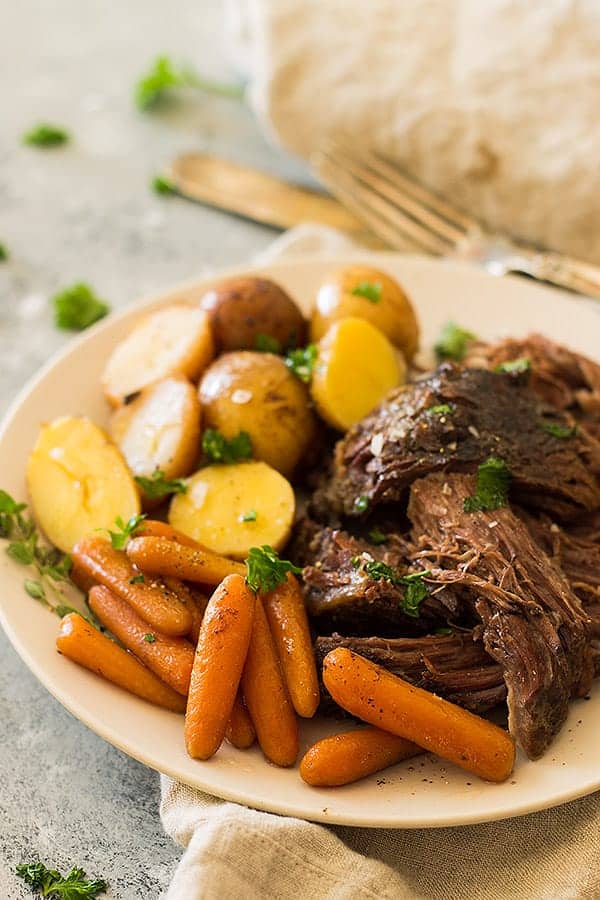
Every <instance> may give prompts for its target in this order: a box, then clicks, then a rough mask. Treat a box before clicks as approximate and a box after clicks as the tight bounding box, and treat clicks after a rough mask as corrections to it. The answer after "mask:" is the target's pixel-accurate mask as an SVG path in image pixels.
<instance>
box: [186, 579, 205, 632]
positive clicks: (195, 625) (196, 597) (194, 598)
mask: <svg viewBox="0 0 600 900" xmlns="http://www.w3.org/2000/svg"><path fill="white" fill-rule="evenodd" d="M185 587H186V588H187V591H188V594H189V597H190V599H189V608H190V612H191V614H192V627H191V628H190V630H189V633H188V637H189V639H190V641H191V642H192V643H193V645H194V646H196V644H197V643H198V638H199V636H200V627H201V625H202V618H203V616H204V612H205V610H206V607H207V605H208V597H207V596H206V595H205V594H202V593H201V592H200V591H199V590H197V589H196V588H190V587H188V585H187V584H186V585H185Z"/></svg>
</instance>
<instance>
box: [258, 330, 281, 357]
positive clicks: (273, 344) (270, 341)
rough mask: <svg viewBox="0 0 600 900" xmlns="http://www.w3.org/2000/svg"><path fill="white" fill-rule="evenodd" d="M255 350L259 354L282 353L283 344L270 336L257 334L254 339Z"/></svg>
mask: <svg viewBox="0 0 600 900" xmlns="http://www.w3.org/2000/svg"><path fill="white" fill-rule="evenodd" d="M254 349H255V350H258V352H259V353H281V343H280V341H278V340H277V338H276V337H273V336H272V335H270V334H262V333H261V334H257V335H256V337H255V338H254Z"/></svg>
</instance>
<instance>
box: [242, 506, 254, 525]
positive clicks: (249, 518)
mask: <svg viewBox="0 0 600 900" xmlns="http://www.w3.org/2000/svg"><path fill="white" fill-rule="evenodd" d="M257 518H258V513H257V512H256V510H255V509H247V510H246V512H245V513H242V515H241V516H240V522H256V519H257Z"/></svg>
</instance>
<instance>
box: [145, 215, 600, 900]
mask: <svg viewBox="0 0 600 900" xmlns="http://www.w3.org/2000/svg"><path fill="white" fill-rule="evenodd" d="M355 246H356V245H354V244H352V242H350V241H349V240H348V239H347V238H345V237H343V236H342V235H340V234H339V233H337V232H335V231H332V230H331V229H328V228H323V227H320V226H316V225H301V226H299V227H298V228H294V229H292V230H291V231H289V232H287V233H285V234H283V235H281V237H279V238H278V239H277V240H276V241H275V242H274V243H273V244H272V245H271V246H270V248H269V249H268V250H267V252H266V253H264V254H263V255H262V256H261V257H260V260H259V261H260V262H267V261H269V260H274V259H283V258H290V257H293V256H294V255H299V254H305V253H316V252H319V251H320V252H323V253H329V254H333V253H339V252H343V251H344V250H348V249H352V248H353V247H355ZM599 765H600V759H599ZM292 777H293V776H292ZM297 777H299V776H297ZM161 789H162V802H161V807H160V814H161V818H162V822H163V826H164V828H165V831H166V832H167V833H168V834H169V835H170V836H171V837H172V838H173V839H174V840H175V841H177V842H178V843H179V844H181V845H182V846H183V847H185V852H184V854H183V856H182V858H181V861H180V863H179V865H178V867H177V870H176V872H175V876H174V878H173V881H172V883H171V886H170V888H169V891H168V893H167V900H230V898H239V897H243V898H244V900H271V898H273V900H355V898H356V900H359V898H360V900H362V898H373V900H375V898H383V900H388V898H389V900H392V898H393V900H405V898H416V900H421V898H422V900H455V898H456V900H459V898H460V900H503V898H511V900H580V898H586V900H587V898H590V900H599V898H600V792H599V793H596V794H593V795H592V796H590V797H588V798H586V799H584V800H580V801H577V802H574V803H570V804H567V805H565V806H561V807H558V808H557V809H551V810H547V811H545V812H541V813H536V814H535V815H530V816H524V817H522V818H519V819H512V820H509V821H504V822H496V823H490V824H488V825H473V826H469V827H463V828H440V829H432V830H428V829H418V830H408V831H402V830H391V829H389V830H388V829H368V828H343V827H339V826H324V825H317V824H314V823H310V822H303V821H301V820H299V819H292V818H286V817H284V816H277V815H272V814H270V813H264V812H259V811H257V810H252V809H247V808H246V807H243V806H239V805H237V804H235V803H229V802H226V801H223V800H219V799H217V798H215V797H211V796H209V795H208V794H203V793H201V792H200V791H197V790H195V789H194V788H191V787H187V786H186V785H183V784H178V783H177V782H175V781H172V780H171V779H170V778H167V777H166V776H164V775H162V776H161ZM399 802H401V800H399Z"/></svg>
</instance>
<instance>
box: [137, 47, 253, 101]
mask: <svg viewBox="0 0 600 900" xmlns="http://www.w3.org/2000/svg"><path fill="white" fill-rule="evenodd" d="M176 88H197V89H199V90H202V91H206V92H207V93H210V94H220V95H221V96H224V97H241V96H242V94H243V87H242V86H241V85H238V84H221V83H218V82H215V81H209V80H208V79H206V78H201V77H200V76H199V75H198V74H197V73H196V72H195V71H194V70H193V69H191V68H189V67H188V66H176V65H175V64H174V63H173V62H172V61H171V60H170V59H169V57H168V56H159V57H157V58H156V59H155V60H154V62H153V64H152V66H151V68H150V69H149V71H148V72H147V73H146V74H145V75H144V76H143V77H142V78H140V80H139V81H138V82H137V84H136V86H135V93H134V97H135V102H136V105H137V106H138V108H139V109H141V110H144V111H146V110H149V109H152V108H154V107H155V106H158V104H159V103H160V102H161V101H163V100H164V99H165V97H166V95H167V94H169V93H170V92H171V91H172V90H173V89H176Z"/></svg>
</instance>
